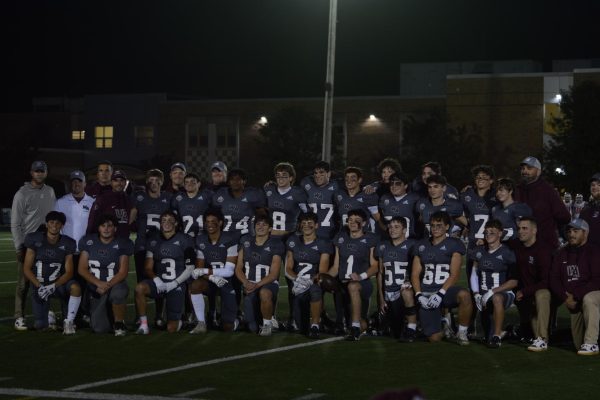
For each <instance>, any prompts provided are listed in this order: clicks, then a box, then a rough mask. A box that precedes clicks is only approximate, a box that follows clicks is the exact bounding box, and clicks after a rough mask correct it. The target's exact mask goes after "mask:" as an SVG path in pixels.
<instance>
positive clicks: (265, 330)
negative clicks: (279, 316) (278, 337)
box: [258, 324, 273, 336]
mask: <svg viewBox="0 0 600 400" xmlns="http://www.w3.org/2000/svg"><path fill="white" fill-rule="evenodd" d="M272 330H273V325H271V324H264V325H263V326H262V328H260V331H259V332H258V334H259V335H260V336H271V332H272Z"/></svg>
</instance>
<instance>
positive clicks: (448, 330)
mask: <svg viewBox="0 0 600 400" xmlns="http://www.w3.org/2000/svg"><path fill="white" fill-rule="evenodd" d="M442 327H443V332H444V337H445V338H446V340H453V339H455V338H456V334H455V333H454V331H453V330H452V326H450V321H449V320H448V319H447V318H442Z"/></svg>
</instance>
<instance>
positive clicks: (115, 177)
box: [110, 169, 127, 180]
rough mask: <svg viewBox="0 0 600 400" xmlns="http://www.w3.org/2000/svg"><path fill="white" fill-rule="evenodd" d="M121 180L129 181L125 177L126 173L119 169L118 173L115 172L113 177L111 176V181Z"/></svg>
mask: <svg viewBox="0 0 600 400" xmlns="http://www.w3.org/2000/svg"><path fill="white" fill-rule="evenodd" d="M119 178H120V179H125V180H127V175H125V171H122V170H120V169H117V170H116V171H113V173H112V175H111V176H110V179H111V180H114V179H119Z"/></svg>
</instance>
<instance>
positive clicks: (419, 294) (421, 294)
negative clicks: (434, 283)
mask: <svg viewBox="0 0 600 400" xmlns="http://www.w3.org/2000/svg"><path fill="white" fill-rule="evenodd" d="M421 296H423V293H421V292H417V293H415V299H418V298H419V297H421Z"/></svg>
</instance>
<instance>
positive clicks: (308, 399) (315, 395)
mask: <svg viewBox="0 0 600 400" xmlns="http://www.w3.org/2000/svg"><path fill="white" fill-rule="evenodd" d="M321 397H325V393H311V394H307V395H306V396H300V397H294V398H293V399H292V400H312V399H320V398H321Z"/></svg>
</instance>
